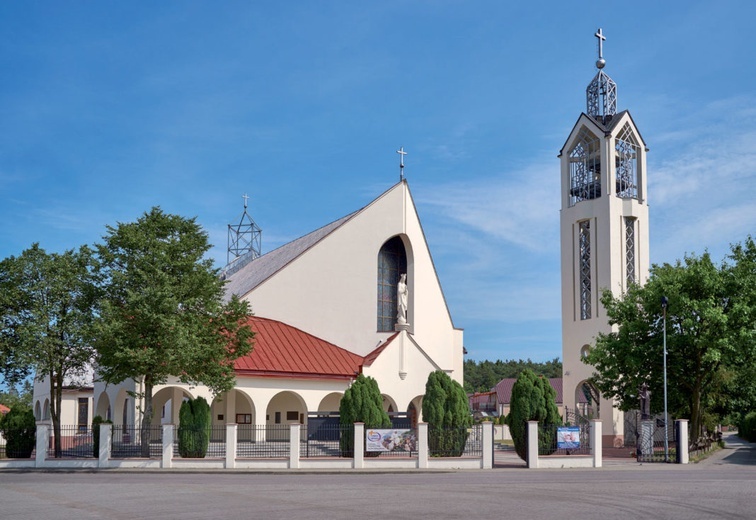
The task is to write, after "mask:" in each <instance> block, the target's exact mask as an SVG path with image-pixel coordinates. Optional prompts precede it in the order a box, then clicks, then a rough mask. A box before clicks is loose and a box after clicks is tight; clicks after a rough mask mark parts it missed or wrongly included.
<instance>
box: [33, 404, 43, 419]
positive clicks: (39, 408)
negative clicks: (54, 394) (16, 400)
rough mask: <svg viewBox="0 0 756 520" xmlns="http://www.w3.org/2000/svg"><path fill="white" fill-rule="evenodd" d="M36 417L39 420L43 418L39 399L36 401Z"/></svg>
mask: <svg viewBox="0 0 756 520" xmlns="http://www.w3.org/2000/svg"><path fill="white" fill-rule="evenodd" d="M34 419H35V420H37V421H41V420H42V407H41V406H40V405H39V399H37V402H36V403H34Z"/></svg>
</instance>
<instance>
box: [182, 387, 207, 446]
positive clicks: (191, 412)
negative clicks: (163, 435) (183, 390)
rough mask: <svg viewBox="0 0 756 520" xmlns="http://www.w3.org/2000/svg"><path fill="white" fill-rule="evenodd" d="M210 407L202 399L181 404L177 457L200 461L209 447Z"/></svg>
mask: <svg viewBox="0 0 756 520" xmlns="http://www.w3.org/2000/svg"><path fill="white" fill-rule="evenodd" d="M211 422H212V417H211V415H210V405H209V404H207V401H206V400H205V398H204V397H198V398H197V399H189V400H188V401H184V402H183V403H181V409H180V410H179V428H178V441H179V455H181V456H182V457H183V458H185V459H188V458H192V459H202V458H204V457H205V455H206V454H207V448H208V446H209V445H210V424H211Z"/></svg>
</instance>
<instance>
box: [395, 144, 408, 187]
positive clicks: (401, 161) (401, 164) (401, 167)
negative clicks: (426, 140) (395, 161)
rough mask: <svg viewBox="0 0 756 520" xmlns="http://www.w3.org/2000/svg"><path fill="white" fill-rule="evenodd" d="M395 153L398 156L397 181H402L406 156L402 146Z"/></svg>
mask: <svg viewBox="0 0 756 520" xmlns="http://www.w3.org/2000/svg"><path fill="white" fill-rule="evenodd" d="M396 153H398V154H399V180H400V181H402V180H404V156H405V155H407V152H405V151H404V146H402V147H401V148H399V149H398V150H397V151H396Z"/></svg>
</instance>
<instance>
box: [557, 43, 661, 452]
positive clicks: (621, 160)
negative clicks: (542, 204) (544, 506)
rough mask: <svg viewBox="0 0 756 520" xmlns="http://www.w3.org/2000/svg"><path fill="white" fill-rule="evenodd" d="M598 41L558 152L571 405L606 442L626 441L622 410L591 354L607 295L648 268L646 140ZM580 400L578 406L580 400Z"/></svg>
mask: <svg viewBox="0 0 756 520" xmlns="http://www.w3.org/2000/svg"><path fill="white" fill-rule="evenodd" d="M595 36H596V38H597V39H598V60H597V61H596V68H597V69H598V71H597V73H596V75H595V76H594V78H593V79H592V80H591V82H590V84H589V85H588V88H587V89H586V112H584V113H582V114H580V117H578V120H577V122H576V123H575V126H574V127H573V129H572V131H571V132H570V134H569V137H568V138H567V140H566V142H565V144H564V146H563V147H562V149H561V151H560V153H559V159H560V161H561V212H560V236H561V265H562V359H563V377H564V379H563V385H564V404H565V407H567V408H569V409H570V410H572V411H574V413H576V414H577V415H580V416H583V417H586V418H592V419H600V420H601V422H602V429H603V433H604V439H603V440H604V444H605V445H610V446H611V445H612V444H614V445H620V444H621V443H622V441H623V439H624V431H623V430H624V420H623V413H622V412H621V411H620V410H618V409H617V408H615V406H614V400H612V399H605V398H604V397H603V396H601V395H600V394H599V393H598V391H597V390H596V388H595V387H594V386H593V385H592V384H591V382H590V379H591V375H592V373H593V369H592V367H591V366H589V365H587V364H585V363H583V362H582V360H581V358H582V357H584V356H585V355H587V354H588V352H589V350H590V348H591V345H592V344H594V342H595V338H596V337H597V336H598V334H599V333H601V332H604V333H607V332H610V331H611V330H612V327H611V326H610V325H609V323H608V321H607V316H606V313H605V312H604V309H603V308H602V306H601V303H600V298H601V293H602V291H604V290H610V291H612V292H613V293H614V294H615V295H619V294H622V293H623V292H625V291H626V290H627V288H628V287H629V286H630V285H631V284H643V283H645V281H646V279H647V276H648V269H649V245H648V244H649V241H648V229H649V225H648V224H649V222H648V204H647V199H648V194H647V191H646V185H647V183H646V152H647V151H648V150H647V148H646V143H645V142H644V141H643V139H642V138H641V135H640V132H639V131H638V128H637V127H636V125H635V122H634V121H633V118H632V117H631V115H630V112H629V111H628V110H622V111H620V112H617V85H616V83H615V82H614V81H613V80H612V79H611V78H610V77H609V76H608V75H607V74H606V73H605V72H604V67H605V66H606V61H605V60H604V56H603V44H604V41H605V37H604V35H603V32H602V30H601V29H599V30H598V32H597V33H596V34H595ZM578 403H579V404H578Z"/></svg>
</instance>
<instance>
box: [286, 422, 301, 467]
mask: <svg viewBox="0 0 756 520" xmlns="http://www.w3.org/2000/svg"><path fill="white" fill-rule="evenodd" d="M301 432H302V425H301V424H290V425H289V469H299V439H300V435H301Z"/></svg>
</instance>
